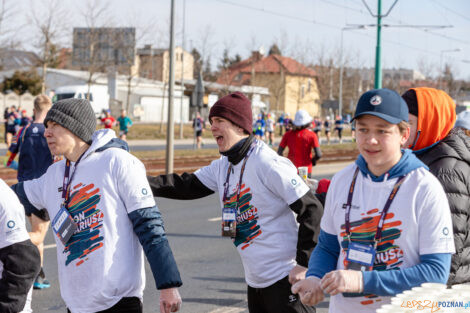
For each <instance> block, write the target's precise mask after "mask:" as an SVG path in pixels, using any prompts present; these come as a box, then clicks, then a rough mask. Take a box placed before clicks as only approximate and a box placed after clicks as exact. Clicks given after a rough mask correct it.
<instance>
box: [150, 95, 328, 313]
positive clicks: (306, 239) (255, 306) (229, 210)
mask: <svg viewBox="0 0 470 313" xmlns="http://www.w3.org/2000/svg"><path fill="white" fill-rule="evenodd" d="M209 121H210V122H211V130H212V134H213V136H214V137H215V139H216V141H217V145H218V147H219V151H220V153H221V154H222V157H221V158H220V159H218V160H215V161H213V162H212V163H211V165H208V166H205V167H203V168H201V169H199V170H198V171H196V172H195V173H193V174H188V173H185V174H183V175H182V176H179V175H176V174H170V175H162V176H157V177H149V178H148V179H149V181H150V186H151V188H152V190H153V191H154V195H155V196H158V197H166V198H171V199H188V200H189V199H197V198H202V197H205V196H208V195H210V194H213V193H214V192H218V194H219V200H220V205H221V207H222V210H221V211H222V212H221V213H222V234H223V235H224V236H227V237H231V238H232V241H233V243H234V244H235V246H236V247H237V250H238V252H239V254H240V257H241V259H242V263H243V267H244V268H245V279H246V282H247V284H248V290H247V294H248V295H247V296H248V309H249V311H250V312H251V313H254V312H266V313H279V312H315V309H314V308H311V307H308V306H303V305H302V304H301V303H300V302H299V300H298V298H297V296H296V295H294V294H292V293H291V292H290V286H291V284H292V283H295V282H296V281H297V280H299V279H302V278H303V277H304V273H305V270H306V269H305V268H304V266H306V263H307V260H308V257H309V255H310V251H311V250H312V249H313V247H314V246H315V234H316V231H317V227H318V221H319V219H320V217H321V214H322V207H321V204H320V203H319V202H318V200H317V199H316V198H315V196H314V195H313V193H312V192H311V191H310V189H309V188H308V187H307V186H306V185H305V183H304V182H303V181H302V179H301V178H300V177H299V176H298V175H297V171H296V169H295V167H294V166H293V165H292V163H291V162H289V161H288V160H287V159H285V158H282V157H279V156H278V155H277V154H276V153H275V152H274V151H273V150H272V149H271V148H269V147H268V146H267V145H266V144H265V143H264V142H262V141H260V140H257V139H254V136H253V135H250V134H251V132H252V125H253V123H252V112H251V103H250V100H249V99H248V98H247V97H246V96H245V95H243V94H242V93H240V92H235V93H232V94H230V95H227V96H225V97H223V98H221V99H219V101H217V102H216V103H215V104H214V106H212V108H211V110H210V113H209ZM245 169H246V170H245ZM292 211H293V212H295V213H297V221H298V223H299V225H298V224H297V223H296V221H295V217H294V214H293V212H292Z"/></svg>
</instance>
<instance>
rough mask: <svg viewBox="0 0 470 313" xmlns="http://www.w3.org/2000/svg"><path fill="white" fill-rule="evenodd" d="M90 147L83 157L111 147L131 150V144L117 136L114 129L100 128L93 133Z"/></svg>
mask: <svg viewBox="0 0 470 313" xmlns="http://www.w3.org/2000/svg"><path fill="white" fill-rule="evenodd" d="M91 141H92V143H91V145H90V148H88V150H87V151H86V152H85V154H84V155H83V159H85V158H87V157H88V156H89V155H90V154H92V153H94V152H101V151H104V150H106V149H109V148H120V149H124V150H126V151H129V146H128V145H127V143H126V142H125V141H124V140H121V139H119V138H117V137H116V133H115V132H114V130H112V129H100V130H97V131H95V132H94V133H93V136H92V137H91Z"/></svg>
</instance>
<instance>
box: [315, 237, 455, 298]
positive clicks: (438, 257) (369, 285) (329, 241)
mask: <svg viewBox="0 0 470 313" xmlns="http://www.w3.org/2000/svg"><path fill="white" fill-rule="evenodd" d="M340 251H341V249H340V245H339V242H338V238H337V237H336V236H335V235H332V234H329V233H327V232H325V231H323V230H321V231H320V236H319V238H318V244H317V246H316V247H315V250H313V253H312V255H311V256H310V260H309V263H308V271H307V275H306V276H307V277H308V276H315V277H318V278H322V277H323V276H324V275H325V274H327V273H329V272H331V271H334V270H336V266H337V262H338V258H339V254H340ZM450 260H451V254H450V253H436V254H423V255H420V263H419V264H417V265H414V266H411V267H408V268H401V269H397V270H388V271H377V270H373V271H368V272H363V281H364V291H363V292H364V293H365V294H370V293H373V294H376V295H380V296H391V295H395V294H398V293H400V292H403V291H404V290H409V289H411V288H413V287H415V286H419V285H421V284H422V283H424V282H435V283H442V284H445V283H446V282H447V279H448V277H449V271H450Z"/></svg>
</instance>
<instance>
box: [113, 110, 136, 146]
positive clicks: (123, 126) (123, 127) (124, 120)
mask: <svg viewBox="0 0 470 313" xmlns="http://www.w3.org/2000/svg"><path fill="white" fill-rule="evenodd" d="M117 121H118V123H119V138H120V139H122V140H126V136H127V133H128V132H129V127H131V126H132V120H131V119H130V118H129V116H127V114H126V110H124V109H122V110H121V116H119V117H118V119H117Z"/></svg>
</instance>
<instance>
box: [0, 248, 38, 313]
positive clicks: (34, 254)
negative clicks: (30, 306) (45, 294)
mask: <svg viewBox="0 0 470 313" xmlns="http://www.w3.org/2000/svg"><path fill="white" fill-rule="evenodd" d="M0 262H2V263H3V273H2V275H1V277H0V312H2V313H16V312H20V311H22V310H23V308H24V305H25V303H26V296H27V294H28V291H29V289H30V288H31V286H32V285H33V281H34V279H35V278H36V275H37V274H38V273H39V269H40V268H41V261H40V258H39V251H38V249H37V248H36V246H35V245H33V244H32V243H31V240H29V239H28V240H25V241H22V242H17V243H14V244H12V245H9V246H6V247H4V248H1V249H0Z"/></svg>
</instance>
